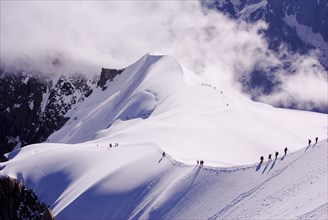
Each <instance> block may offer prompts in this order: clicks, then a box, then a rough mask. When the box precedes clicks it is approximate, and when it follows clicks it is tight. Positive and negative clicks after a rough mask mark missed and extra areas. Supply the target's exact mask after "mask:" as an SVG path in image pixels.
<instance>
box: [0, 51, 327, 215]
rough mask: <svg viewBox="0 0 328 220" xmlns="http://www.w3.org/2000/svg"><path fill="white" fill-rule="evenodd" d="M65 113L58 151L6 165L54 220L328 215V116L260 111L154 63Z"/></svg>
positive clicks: (157, 59) (45, 147) (54, 144)
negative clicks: (44, 206)
mask: <svg viewBox="0 0 328 220" xmlns="http://www.w3.org/2000/svg"><path fill="white" fill-rule="evenodd" d="M65 116H66V117H69V120H68V121H67V122H66V123H65V124H64V126H63V127H62V128H61V129H59V130H58V131H56V132H54V133H53V134H51V135H50V136H49V138H48V139H47V142H51V143H42V144H36V145H30V146H27V147H24V148H22V149H18V150H16V151H13V152H11V153H9V154H8V155H7V157H8V159H9V161H7V162H4V163H1V164H0V169H1V171H0V172H1V175H6V176H11V177H14V178H17V179H18V180H22V181H23V182H24V184H25V185H26V186H27V187H28V188H31V189H35V191H36V193H37V195H38V196H39V198H40V199H41V200H42V201H43V202H45V203H46V204H47V205H49V206H50V208H51V210H52V211H53V214H54V215H55V217H56V219H222V218H256V219H258V218H266V219H268V218H270V219H271V218H301V219H302V218H303V219H306V218H311V217H312V218H327V213H328V210H327V204H328V203H327V202H328V201H327V187H326V186H327V140H322V139H325V138H327V136H326V135H327V114H320V113H313V112H304V111H297V110H287V109H279V108H273V107H272V106H269V105H265V104H262V103H256V102H253V101H251V100H249V99H247V98H246V97H244V96H243V95H241V94H240V93H238V92H236V91H235V90H233V89H230V88H225V87H222V88H218V87H215V86H211V85H209V84H206V83H205V82H203V81H202V80H201V79H200V78H198V77H197V76H196V75H195V74H193V73H192V72H190V71H188V70H187V69H186V68H185V67H183V66H182V65H180V64H179V63H178V62H177V61H176V60H175V59H174V58H173V57H169V56H153V55H145V56H144V57H142V58H141V59H140V60H138V61H137V62H136V63H134V64H132V65H131V66H129V67H127V68H125V69H124V71H122V72H120V74H118V75H116V76H115V77H114V78H113V79H112V80H108V81H106V82H105V83H102V87H100V86H99V87H96V88H94V89H93V92H92V93H91V94H90V95H89V96H88V97H86V98H85V99H84V101H83V102H79V103H77V104H76V105H75V106H74V108H71V109H70V110H68V112H67V113H66V114H65ZM316 136H318V137H319V139H320V141H319V143H317V144H315V145H314V144H313V142H312V144H311V146H308V147H307V144H308V143H307V140H308V138H309V139H312V140H313V138H314V137H316ZM321 140H322V141H321ZM116 143H117V144H118V146H115V144H116ZM285 147H288V149H289V152H288V154H287V156H285V155H284V154H283V149H284V148H285ZM275 151H279V157H278V159H277V160H275V159H274V157H273V159H272V160H269V161H268V160H267V159H266V158H267V156H268V155H269V154H272V155H273V154H274V153H275ZM163 152H165V156H163V154H162V153H163ZM292 152H294V153H292ZM262 155H263V156H264V157H265V162H264V163H263V164H259V165H258V164H257V163H258V161H259V158H260V156H262ZM197 160H204V163H205V164H204V166H197V164H196V161H197Z"/></svg>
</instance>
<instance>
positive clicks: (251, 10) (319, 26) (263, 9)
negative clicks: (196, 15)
mask: <svg viewBox="0 0 328 220" xmlns="http://www.w3.org/2000/svg"><path fill="white" fill-rule="evenodd" d="M202 3H203V5H204V6H206V7H209V8H212V9H213V8H215V9H217V10H218V11H220V12H223V13H224V14H225V15H228V16H229V17H231V18H232V19H236V20H243V21H247V22H257V21H260V20H263V21H265V22H267V23H268V25H269V26H268V29H267V30H265V31H264V34H265V37H266V39H267V40H268V42H269V48H270V49H271V50H273V51H276V50H277V48H278V47H279V45H280V44H281V43H283V44H285V45H286V46H287V48H288V50H290V51H293V52H299V53H301V54H303V53H307V52H308V51H309V50H310V49H318V50H319V56H318V57H319V60H320V62H321V64H322V65H323V66H324V67H325V68H326V69H327V68H328V59H327V58H328V28H327V27H328V16H327V15H328V1H326V0H213V1H206V0H203V1H202Z"/></svg>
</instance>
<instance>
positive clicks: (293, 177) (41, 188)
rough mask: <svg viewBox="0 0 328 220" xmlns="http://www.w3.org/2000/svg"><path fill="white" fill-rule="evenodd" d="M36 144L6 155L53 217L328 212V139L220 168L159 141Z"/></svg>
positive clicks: (318, 215)
mask: <svg viewBox="0 0 328 220" xmlns="http://www.w3.org/2000/svg"><path fill="white" fill-rule="evenodd" d="M107 144H108V143H107V142H105V141H104V142H101V141H100V142H98V143H97V145H94V143H88V144H75V145H67V144H38V145H31V146H28V147H25V148H23V149H21V150H18V151H15V152H12V153H10V154H9V155H8V157H9V159H10V160H9V161H8V162H5V163H1V164H0V170H1V171H0V175H9V176H12V177H15V178H18V180H22V181H23V182H24V183H25V184H26V186H27V187H28V188H32V189H35V191H36V193H37V195H38V196H39V198H40V199H41V200H42V201H44V202H46V203H47V204H48V205H50V208H51V209H52V210H53V213H54V215H55V217H56V219H224V218H229V219H327V217H328V216H327V214H328V208H327V207H328V201H327V200H328V199H327V195H328V192H327V184H328V183H327V169H328V168H327V167H328V164H327V163H328V162H327V161H328V160H327V156H328V152H327V147H328V146H327V140H323V141H321V142H319V144H317V145H315V146H313V145H311V146H309V147H307V148H302V149H300V150H298V151H296V152H294V153H288V154H287V156H283V155H281V156H280V157H279V158H278V159H277V160H274V161H270V162H267V163H264V164H262V165H258V164H253V165H248V166H239V167H230V168H215V167H200V166H196V165H193V166H191V165H183V164H181V163H178V162H176V161H174V160H173V159H172V158H171V157H170V156H166V157H163V156H162V155H161V151H160V150H159V148H158V146H157V145H156V144H144V145H138V144H136V145H127V144H123V145H120V146H119V147H113V148H109V147H108V146H107Z"/></svg>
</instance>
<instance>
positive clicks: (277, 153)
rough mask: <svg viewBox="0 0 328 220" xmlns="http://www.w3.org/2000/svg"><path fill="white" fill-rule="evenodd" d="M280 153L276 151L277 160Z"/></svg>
mask: <svg viewBox="0 0 328 220" xmlns="http://www.w3.org/2000/svg"><path fill="white" fill-rule="evenodd" d="M278 155H279V152H278V151H276V160H277V158H278Z"/></svg>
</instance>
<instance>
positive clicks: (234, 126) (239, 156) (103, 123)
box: [48, 55, 327, 166]
mask: <svg viewBox="0 0 328 220" xmlns="http://www.w3.org/2000/svg"><path fill="white" fill-rule="evenodd" d="M68 116H71V119H70V120H69V121H68V122H67V123H66V125H65V126H64V127H63V128H62V129H60V130H59V131H58V132H55V133H54V134H53V135H51V136H50V137H49V139H48V142H51V143H53V142H55V143H58V142H59V143H73V144H74V143H83V142H86V141H100V140H102V141H107V142H108V141H109V140H110V141H113V142H118V143H121V144H132V145H134V144H148V143H156V144H157V145H158V146H159V147H160V148H161V149H163V150H164V151H167V152H168V153H169V154H171V155H173V156H174V158H175V159H176V160H178V161H180V162H183V163H188V164H195V162H196V160H199V159H203V160H205V161H206V164H207V165H213V166H235V165H243V164H250V163H254V162H255V161H258V158H259V157H260V155H262V154H264V155H268V154H269V153H272V152H274V151H276V150H279V149H282V148H284V147H285V146H288V148H289V149H290V150H292V151H294V150H297V149H299V148H301V147H304V146H305V144H307V139H308V138H310V139H313V138H314V137H316V136H319V137H325V136H326V134H327V123H326V121H327V115H326V114H317V113H311V112H302V111H295V110H286V109H278V108H273V107H271V106H268V105H265V104H261V103H255V102H252V101H250V100H249V99H247V98H245V97H244V96H242V95H241V94H239V93H237V92H236V91H234V90H232V89H229V88H225V87H215V86H211V85H208V84H206V83H205V82H202V80H201V79H199V78H198V77H197V76H196V75H194V74H193V73H191V72H189V71H187V70H186V69H185V68H183V67H182V66H181V65H180V64H179V63H178V62H177V61H176V60H175V59H174V58H172V57H169V56H151V55H145V56H144V57H142V58H141V59H140V60H139V61H137V62H136V63H134V64H133V65H131V66H129V67H128V68H126V69H125V71H124V72H123V73H122V74H121V75H119V76H117V77H116V78H115V79H114V81H112V82H109V83H108V89H107V90H105V91H102V89H100V88H98V90H97V89H96V90H94V92H93V93H92V94H91V95H90V96H89V97H88V99H87V100H85V101H84V102H83V103H81V104H80V105H79V106H78V107H77V109H74V110H72V111H71V112H69V115H68Z"/></svg>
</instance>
